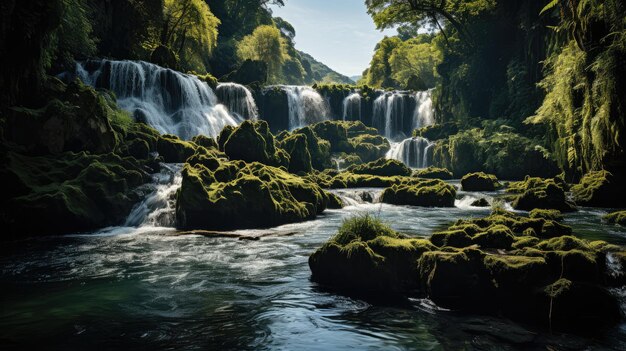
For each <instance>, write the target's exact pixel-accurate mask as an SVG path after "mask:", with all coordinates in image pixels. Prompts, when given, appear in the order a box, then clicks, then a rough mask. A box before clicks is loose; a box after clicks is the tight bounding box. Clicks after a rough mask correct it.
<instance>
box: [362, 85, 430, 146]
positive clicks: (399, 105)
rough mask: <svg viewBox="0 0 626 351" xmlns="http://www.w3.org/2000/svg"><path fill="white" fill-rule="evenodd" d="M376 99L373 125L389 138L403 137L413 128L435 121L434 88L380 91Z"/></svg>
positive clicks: (409, 133)
mask: <svg viewBox="0 0 626 351" xmlns="http://www.w3.org/2000/svg"><path fill="white" fill-rule="evenodd" d="M379 93H380V96H378V98H376V100H374V107H373V114H374V115H373V117H374V118H373V127H374V128H377V129H378V130H379V131H380V133H381V134H382V135H384V136H385V137H386V138H387V139H395V140H398V139H403V138H406V136H407V135H411V133H412V131H413V129H416V128H421V127H423V126H427V125H431V124H433V123H434V111H433V106H432V89H431V90H427V91H420V92H417V93H410V92H406V91H390V92H379Z"/></svg>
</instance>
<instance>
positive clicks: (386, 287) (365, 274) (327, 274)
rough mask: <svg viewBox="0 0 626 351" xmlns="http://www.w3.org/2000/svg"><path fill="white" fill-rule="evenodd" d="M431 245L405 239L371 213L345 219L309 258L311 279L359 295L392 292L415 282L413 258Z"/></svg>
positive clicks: (412, 287) (411, 285)
mask: <svg viewBox="0 0 626 351" xmlns="http://www.w3.org/2000/svg"><path fill="white" fill-rule="evenodd" d="M433 248H434V246H432V244H431V243H430V242H428V241H427V240H423V239H408V238H402V236H401V235H400V234H398V233H396V232H395V231H393V230H391V229H390V228H389V227H388V226H386V225H384V224H383V223H381V222H380V221H379V220H377V219H375V218H373V217H371V216H363V217H355V218H351V219H348V220H347V221H346V222H344V224H343V225H342V227H341V228H340V229H339V232H338V233H337V235H336V236H335V237H333V238H331V239H330V240H329V241H328V242H327V243H326V244H324V245H323V246H322V247H321V248H319V249H318V250H316V251H315V252H314V253H313V254H312V255H311V257H310V258H309V267H310V268H311V272H312V273H313V275H312V279H313V280H314V281H316V282H318V283H321V284H324V285H328V286H332V287H334V288H338V289H341V290H346V291H350V292H353V293H356V294H359V295H370V294H391V293H398V292H404V291H409V290H411V289H414V288H415V287H416V286H417V279H416V276H417V269H416V268H417V267H416V264H415V263H416V262H417V260H418V259H419V257H420V256H421V255H422V254H423V253H424V252H426V251H429V250H432V249H433Z"/></svg>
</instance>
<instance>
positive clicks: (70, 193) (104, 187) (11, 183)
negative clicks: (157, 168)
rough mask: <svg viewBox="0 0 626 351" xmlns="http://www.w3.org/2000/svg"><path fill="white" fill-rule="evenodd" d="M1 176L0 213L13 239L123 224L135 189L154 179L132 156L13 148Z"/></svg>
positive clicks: (130, 206) (136, 199) (4, 226)
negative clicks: (45, 152) (28, 151)
mask: <svg viewBox="0 0 626 351" xmlns="http://www.w3.org/2000/svg"><path fill="white" fill-rule="evenodd" d="M0 178H1V179H2V180H3V184H4V186H5V187H9V188H8V189H7V191H4V192H3V193H4V194H5V197H4V198H3V199H2V211H1V212H2V213H1V214H0V218H2V222H3V223H2V225H3V228H5V233H6V234H5V235H7V236H8V237H9V238H17V237H22V236H38V235H50V234H67V233H79V232H88V231H93V230H96V229H99V228H103V227H107V226H112V225H119V224H121V222H122V221H123V220H124V219H125V218H126V216H128V214H129V213H130V210H131V209H132V207H133V206H134V204H135V203H136V202H137V201H138V200H139V193H137V192H135V191H134V189H135V188H136V187H138V186H139V185H141V184H143V183H145V182H148V181H150V177H149V175H148V174H146V172H144V171H143V167H142V164H141V163H139V162H137V160H136V159H134V158H130V157H129V158H122V157H120V156H118V155H115V154H105V155H92V154H87V153H85V152H81V153H62V154H58V155H54V156H25V155H21V154H18V153H15V152H9V153H8V154H7V159H6V164H5V165H4V167H3V170H2V172H0ZM33 218H37V220H36V221H33V220H32V219H33ZM6 238H7V237H6V236H5V239H6Z"/></svg>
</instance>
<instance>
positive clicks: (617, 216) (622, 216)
mask: <svg viewBox="0 0 626 351" xmlns="http://www.w3.org/2000/svg"><path fill="white" fill-rule="evenodd" d="M604 220H606V221H607V223H611V224H619V225H621V226H626V211H617V212H612V213H609V214H607V215H606V216H604Z"/></svg>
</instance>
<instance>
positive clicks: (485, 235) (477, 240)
mask: <svg viewBox="0 0 626 351" xmlns="http://www.w3.org/2000/svg"><path fill="white" fill-rule="evenodd" d="M513 242H515V237H514V236H513V231H512V230H511V229H509V228H508V227H506V226H504V225H502V224H496V225H494V226H492V227H489V228H487V230H486V231H485V232H482V233H478V234H476V235H475V236H474V237H473V238H472V243H473V244H476V245H478V246H479V247H481V248H483V249H503V250H509V249H510V248H511V245H513Z"/></svg>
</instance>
